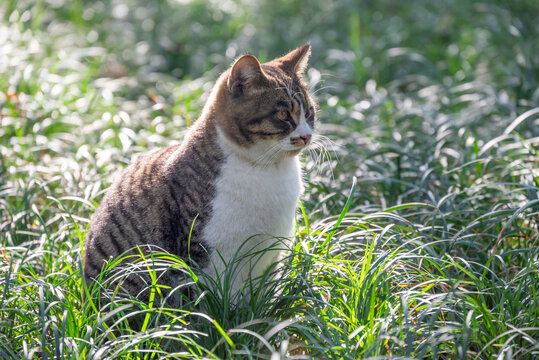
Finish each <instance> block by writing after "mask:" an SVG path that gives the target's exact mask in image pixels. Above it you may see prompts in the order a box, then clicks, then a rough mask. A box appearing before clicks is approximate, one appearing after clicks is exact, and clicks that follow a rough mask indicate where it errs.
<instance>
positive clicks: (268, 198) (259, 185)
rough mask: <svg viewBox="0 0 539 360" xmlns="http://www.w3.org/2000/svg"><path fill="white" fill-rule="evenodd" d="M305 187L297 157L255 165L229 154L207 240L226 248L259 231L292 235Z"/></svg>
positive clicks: (222, 172) (223, 170)
mask: <svg viewBox="0 0 539 360" xmlns="http://www.w3.org/2000/svg"><path fill="white" fill-rule="evenodd" d="M301 187H302V185H301V176H300V168H299V162H298V160H297V158H290V159H286V161H284V162H283V163H282V164H280V165H279V166H270V167H253V166H252V165H250V164H249V163H246V162H244V161H242V160H241V159H240V158H237V157H235V156H229V157H228V158H227V159H226V160H225V162H224V164H223V166H222V168H221V173H220V176H219V177H218V179H217V181H216V186H215V197H214V199H213V201H212V204H211V205H212V212H211V216H210V218H209V221H208V222H207V223H206V226H205V229H204V238H205V239H204V240H205V241H206V242H207V243H208V245H210V246H212V247H214V248H217V249H225V248H226V247H227V246H233V247H234V248H235V247H236V246H237V245H238V244H241V243H242V242H243V241H244V240H246V239H247V238H248V237H250V236H253V235H258V234H267V235H272V236H277V237H289V236H290V235H291V232H292V230H293V223H294V216H295V209H296V205H297V201H298V197H299V194H300V192H301ZM234 250H235V249H234Z"/></svg>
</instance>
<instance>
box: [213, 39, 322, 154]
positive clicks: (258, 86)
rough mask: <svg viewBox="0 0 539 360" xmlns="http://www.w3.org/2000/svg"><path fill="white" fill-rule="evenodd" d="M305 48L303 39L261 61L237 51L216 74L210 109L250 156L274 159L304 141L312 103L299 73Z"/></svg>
mask: <svg viewBox="0 0 539 360" xmlns="http://www.w3.org/2000/svg"><path fill="white" fill-rule="evenodd" d="M310 53H311V46H310V45H308V44H307V45H304V46H302V47H299V48H297V49H295V50H293V51H291V52H290V53H288V54H286V55H284V56H282V57H280V58H277V59H274V60H272V61H270V62H267V63H264V64H260V62H259V61H258V59H257V58H256V57H255V56H253V55H249V54H248V55H243V56H241V57H240V58H239V59H237V60H236V61H235V62H234V65H232V67H231V68H230V69H229V70H227V71H226V72H225V73H224V74H223V75H222V76H221V78H220V81H219V82H218V84H217V87H218V89H217V92H216V98H215V104H214V105H215V106H214V108H213V111H212V112H213V115H214V117H215V119H216V121H217V124H218V126H219V129H220V131H222V132H223V133H224V135H225V136H226V138H227V140H228V141H230V142H231V143H233V144H234V146H237V147H238V148H239V149H240V150H242V151H245V153H247V154H250V156H249V157H250V158H251V160H257V157H262V158H260V159H259V160H260V161H261V162H264V161H269V160H275V161H278V160H279V159H281V158H285V157H291V156H295V155H297V154H298V153H299V152H301V150H302V149H304V148H305V147H306V146H307V145H309V143H310V141H311V137H312V135H313V133H312V132H313V130H314V126H315V121H316V107H317V105H316V103H315V101H314V100H313V98H312V97H311V95H310V94H309V92H308V90H307V88H306V86H305V83H304V82H303V80H302V74H303V72H304V71H305V68H306V67H307V62H308V60H309V56H310ZM270 149H271V150H270ZM264 157H265V158H264Z"/></svg>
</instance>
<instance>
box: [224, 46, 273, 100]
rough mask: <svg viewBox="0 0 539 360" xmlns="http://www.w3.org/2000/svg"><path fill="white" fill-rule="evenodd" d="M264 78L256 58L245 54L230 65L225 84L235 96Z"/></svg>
mask: <svg viewBox="0 0 539 360" xmlns="http://www.w3.org/2000/svg"><path fill="white" fill-rule="evenodd" d="M266 79H267V78H266V76H265V75H264V71H263V70H262V66H260V62H259V61H258V59H257V58H256V57H255V56H253V55H251V54H246V55H243V56H241V57H240V58H239V59H238V60H236V62H235V63H234V65H232V69H231V70H230V75H229V77H228V81H227V86H228V88H229V89H230V91H231V92H232V93H233V94H234V95H235V96H239V95H241V94H243V93H245V92H246V91H248V90H249V89H250V88H252V87H253V86H255V85H256V84H259V83H261V82H263V81H264V80H266Z"/></svg>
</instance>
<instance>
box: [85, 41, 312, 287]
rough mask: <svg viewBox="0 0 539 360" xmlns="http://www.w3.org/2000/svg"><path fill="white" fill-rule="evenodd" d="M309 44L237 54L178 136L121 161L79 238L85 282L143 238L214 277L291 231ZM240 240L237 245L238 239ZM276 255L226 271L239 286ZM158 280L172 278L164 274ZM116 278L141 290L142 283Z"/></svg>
mask: <svg viewBox="0 0 539 360" xmlns="http://www.w3.org/2000/svg"><path fill="white" fill-rule="evenodd" d="M310 52H311V49H310V45H308V44H307V45H304V46H302V47H299V48H297V49H296V50H293V51H292V52H290V53H288V54H286V55H285V56H283V57H280V58H277V59H274V60H272V61H270V62H267V63H264V64H260V62H259V61H258V60H257V58H256V57H255V56H253V55H249V54H247V55H243V56H241V57H240V58H239V59H237V60H236V61H235V62H234V64H233V66H232V68H230V69H228V70H227V71H225V72H224V73H223V74H222V75H221V76H220V77H219V79H218V80H217V83H216V85H215V86H214V88H213V90H212V92H211V95H210V97H209V100H208V101H207V103H206V105H205V107H204V110H203V112H202V114H201V117H200V118H199V119H198V120H197V121H196V122H195V123H194V125H193V126H192V128H191V129H190V131H189V133H188V135H187V136H186V138H185V140H184V141H183V142H182V144H181V145H176V146H170V147H167V148H164V149H162V150H160V151H158V152H156V153H153V154H151V155H148V156H146V157H144V158H142V159H141V160H139V161H137V162H136V163H134V164H133V165H131V166H130V167H128V168H127V169H126V170H125V171H124V172H123V175H122V176H121V178H120V179H119V180H118V181H116V182H115V183H114V184H113V185H112V186H111V188H110V189H109V190H108V192H107V194H106V195H105V197H104V198H103V201H102V202H101V205H100V207H99V209H98V210H97V212H96V213H95V214H94V217H93V219H92V222H91V225H90V227H89V229H88V232H87V234H86V238H85V242H84V275H85V278H86V282H87V284H90V283H91V282H92V281H94V279H95V278H96V277H97V276H98V275H99V274H100V272H101V271H102V268H103V266H104V264H105V262H107V261H108V260H109V259H110V258H114V257H117V256H118V255H120V254H122V253H124V252H125V251H128V250H131V251H134V250H132V249H134V248H136V247H137V246H141V245H145V244H151V245H154V246H156V247H159V248H160V249H163V250H165V251H167V252H169V253H172V254H175V255H178V256H179V257H181V258H183V259H185V260H186V261H187V260H191V261H195V262H196V263H197V264H198V265H199V266H201V267H202V269H203V270H204V271H205V272H206V273H209V274H210V275H211V276H213V277H214V278H215V277H216V276H218V274H221V273H222V272H223V270H224V268H225V264H224V263H223V260H224V261H225V262H228V261H230V260H231V259H232V258H233V257H234V255H235V254H236V252H237V250H238V248H240V246H241V245H242V244H243V243H244V242H245V241H246V239H249V240H248V243H250V244H252V246H247V247H245V250H244V251H248V250H249V251H252V250H260V249H264V248H266V247H268V246H269V245H270V244H272V243H273V242H274V241H275V238H274V237H282V238H288V237H290V236H292V235H293V224H294V218H295V211H296V205H297V202H298V197H299V195H300V193H301V191H302V181H301V170H300V163H299V160H298V157H297V155H298V154H299V153H300V152H301V151H302V150H303V149H304V148H305V147H306V146H307V145H309V143H310V141H311V136H312V130H313V129H314V124H315V118H316V113H315V108H316V104H315V102H314V100H313V98H312V97H311V95H310V94H309V92H308V91H307V89H306V87H305V84H304V83H303V81H302V79H301V76H302V74H303V72H304V71H305V68H306V66H307V61H308V59H309V56H310ZM242 249H243V247H242ZM277 256H278V254H276V253H275V252H268V253H267V254H265V255H264V256H263V258H262V259H261V261H259V262H258V264H257V266H256V267H255V268H254V270H253V272H252V273H251V270H250V268H249V267H244V268H243V270H241V271H240V272H239V273H238V274H237V276H236V278H235V279H234V280H233V284H232V289H234V290H238V289H239V288H240V287H241V286H242V283H243V282H244V281H245V280H246V279H248V278H249V277H251V278H256V277H257V276H260V275H261V274H262V272H263V271H264V270H266V268H267V266H268V265H270V264H271V263H272V262H274V261H275V260H276V259H277ZM161 281H163V282H165V284H167V285H169V286H171V287H174V285H175V284H176V283H175V280H174V277H173V276H172V275H170V274H169V276H168V277H167V276H164V277H162V279H161ZM122 286H123V287H124V288H125V290H127V291H128V292H129V293H130V294H132V295H134V296H139V297H141V292H140V291H141V289H140V288H141V287H142V284H141V283H140V281H138V279H137V278H135V277H129V278H128V279H126V281H125V282H124V283H123V284H122Z"/></svg>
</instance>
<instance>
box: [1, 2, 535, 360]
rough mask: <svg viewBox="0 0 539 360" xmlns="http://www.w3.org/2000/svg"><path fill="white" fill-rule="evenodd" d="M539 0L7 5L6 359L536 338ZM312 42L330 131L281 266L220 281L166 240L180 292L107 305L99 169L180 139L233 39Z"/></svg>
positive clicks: (468, 351) (343, 355) (462, 351)
mask: <svg viewBox="0 0 539 360" xmlns="http://www.w3.org/2000/svg"><path fill="white" fill-rule="evenodd" d="M538 16H539V3H538V2H537V1H535V0H514V1H500V0H486V1H483V2H473V1H464V0H455V1H441V0H434V1H421V0H411V1H406V2H398V1H389V0H379V1H376V2H367V1H361V2H358V1H352V0H345V1H328V0H311V1H309V2H292V1H286V0H273V1H269V0H262V1H257V2H250V1H247V0H242V1H236V2H233V1H213V0H212V1H208V2H204V1H200V0H192V1H173V0H169V1H167V0H159V1H152V2H146V1H141V0H117V1H114V0H89V1H82V0H71V1H69V0H54V1H43V0H39V1H34V0H5V1H3V2H2V3H1V4H0V123H1V126H0V358H6V359H20V358H25V359H49V358H55V359H79V358H82V359H102V358H121V359H139V358H147V359H150V358H167V357H168V358H209V359H231V358H238V359H239V358H242V359H243V358H248V359H257V358H261V359H279V358H281V359H285V358H290V359H294V358H296V359H302V358H318V359H320V358H324V359H359V358H362V359H366V358H377V359H382V358H384V359H409V358H414V359H493V358H496V359H535V358H538V357H539V250H538V244H539V229H538V224H539V221H538V220H539V198H538V190H539V154H538V146H539V117H538V114H539V90H538V89H539V71H538V70H539V42H538V41H537V39H538V38H539V23H538V22H537V18H538ZM306 41H310V42H311V44H312V47H313V56H312V61H311V66H310V69H309V70H308V73H307V76H306V80H307V81H308V82H309V86H310V87H311V89H312V91H313V92H315V93H316V96H317V97H318V100H319V102H320V112H319V118H320V124H319V126H318V133H319V134H320V135H323V136H320V137H319V138H318V140H317V141H316V144H315V146H313V149H312V151H309V152H308V153H306V154H305V155H304V157H303V161H304V164H305V168H306V174H305V177H306V180H307V181H306V184H307V189H306V194H305V196H304V198H303V200H302V204H301V205H302V206H301V212H299V213H298V217H297V234H296V237H295V240H294V242H293V243H292V244H291V245H289V246H290V247H291V251H290V254H289V256H288V257H287V258H286V259H285V260H284V261H282V262H281V264H280V265H281V267H282V273H277V275H276V276H273V277H272V276H271V273H272V272H275V271H276V268H273V269H268V272H267V275H268V276H267V277H265V278H264V279H262V280H261V281H260V284H261V285H258V283H257V282H255V283H253V284H250V286H247V287H246V288H245V291H244V293H240V294H230V293H229V292H228V285H227V283H226V281H224V282H223V283H222V284H216V283H211V282H206V284H205V282H203V281H200V278H203V277H204V276H205V275H204V274H200V273H199V272H197V271H196V269H189V268H187V267H186V266H185V264H184V263H183V262H182V261H181V260H179V259H177V258H174V257H172V256H170V255H167V254H155V255H154V256H153V257H152V258H149V259H141V260H140V262H138V263H137V267H138V269H141V268H148V267H149V266H148V265H149V264H152V265H156V266H157V267H159V266H166V267H175V268H177V269H180V270H181V271H183V272H184V273H185V274H186V277H187V278H188V279H192V281H191V282H190V284H187V285H186V287H189V291H190V294H187V295H185V297H184V299H183V304H182V307H181V308H180V309H170V308H168V307H167V306H166V304H162V303H161V302H159V301H157V299H158V297H157V296H156V297H154V298H153V300H154V301H150V303H149V304H142V303H140V302H137V301H136V300H134V299H127V298H122V296H120V295H119V294H104V295H103V296H105V295H106V296H108V297H106V296H105V298H103V299H102V300H103V303H102V304H101V307H100V308H99V310H98V309H97V304H96V303H95V300H96V296H93V297H92V296H91V294H94V295H95V294H96V293H97V292H98V291H99V289H97V288H90V289H88V288H86V287H85V286H84V282H83V277H82V276H81V267H82V264H81V252H82V246H81V244H82V242H83V239H84V234H85V231H86V229H87V226H88V224H89V219H90V217H91V215H92V213H93V212H94V211H95V209H96V207H97V206H98V204H99V202H100V199H101V198H102V196H103V194H104V192H105V190H106V188H107V186H108V185H109V184H110V183H111V181H113V179H114V177H115V176H118V174H119V172H120V171H121V169H123V168H124V167H125V166H126V165H127V164H128V163H130V162H132V161H133V160H134V159H136V158H137V157H138V156H139V155H141V154H144V153H146V152H148V151H150V150H152V149H155V148H157V147H162V146H166V145H169V144H173V143H177V142H179V141H181V139H182V138H183V136H184V134H185V130H186V128H187V127H188V126H189V124H191V123H192V122H193V121H194V120H195V119H196V117H197V114H198V113H199V112H200V110H201V106H202V105H203V103H204V100H205V98H206V96H207V94H208V91H209V90H210V88H211V86H212V84H213V82H214V80H215V79H216V77H217V76H218V74H219V72H221V71H222V70H224V69H226V68H227V67H228V66H229V65H230V63H231V62H232V61H233V59H234V58H235V57H237V56H238V55H240V54H241V53H243V52H246V51H249V52H252V53H254V54H256V55H258V56H259V58H261V59H262V60H267V59H270V58H273V57H275V56H279V55H281V54H283V53H285V52H286V51H288V50H290V49H292V48H294V47H296V46H299V45H301V44H303V43H304V42H306ZM276 246H284V245H283V243H280V242H279V241H278V239H276ZM252 256H254V257H256V256H257V254H253V255H252ZM131 270H136V269H131ZM193 270H195V271H193ZM111 271H112V272H113V271H114V267H112V266H111ZM234 271H235V266H234V264H231V266H230V267H229V273H227V275H229V276H233V273H234ZM113 275H114V276H121V273H114V274H113ZM152 291H153V292H154V294H155V293H158V292H159V291H160V289H159V288H156V287H155V286H154V287H152ZM91 299H93V300H91ZM133 323H137V324H138V326H136V327H135V326H131V325H132V324H133Z"/></svg>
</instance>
